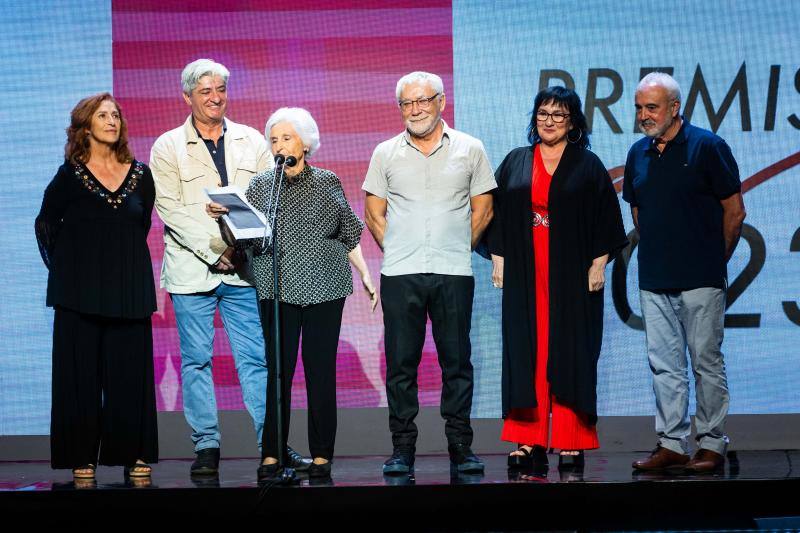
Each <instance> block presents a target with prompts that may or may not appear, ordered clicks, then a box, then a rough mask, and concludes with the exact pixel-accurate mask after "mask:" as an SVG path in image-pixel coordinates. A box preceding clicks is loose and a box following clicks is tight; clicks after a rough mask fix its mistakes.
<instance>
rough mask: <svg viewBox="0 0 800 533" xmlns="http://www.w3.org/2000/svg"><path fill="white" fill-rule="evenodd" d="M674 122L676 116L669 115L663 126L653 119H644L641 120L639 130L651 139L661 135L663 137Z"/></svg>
mask: <svg viewBox="0 0 800 533" xmlns="http://www.w3.org/2000/svg"><path fill="white" fill-rule="evenodd" d="M674 123H675V117H669V119H668V120H667V121H666V122H664V124H662V125H661V126H659V125H658V124H657V123H656V122H655V121H653V120H651V119H647V120H642V121H641V122H639V131H641V132H642V133H644V134H645V135H647V136H648V137H650V138H651V139H657V138H659V137H663V136H664V134H665V133H666V132H667V130H668V129H670V127H672V124H674Z"/></svg>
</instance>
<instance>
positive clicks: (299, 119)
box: [264, 107, 319, 157]
mask: <svg viewBox="0 0 800 533" xmlns="http://www.w3.org/2000/svg"><path fill="white" fill-rule="evenodd" d="M281 122H288V123H289V124H291V125H292V127H293V128H294V131H296V132H297V135H298V136H299V137H300V140H302V141H303V146H305V147H306V157H311V156H312V155H314V152H316V151H317V150H319V127H318V126H317V122H316V121H315V120H314V117H312V116H311V113H309V112H308V111H307V110H305V109H303V108H302V107H282V108H280V109H278V110H277V111H275V112H274V113H273V114H272V115H270V117H269V119H268V120H267V125H266V127H265V128H264V136H265V137H266V138H267V139H269V138H270V135H269V132H270V131H271V130H272V128H273V126H275V125H276V124H279V123H281Z"/></svg>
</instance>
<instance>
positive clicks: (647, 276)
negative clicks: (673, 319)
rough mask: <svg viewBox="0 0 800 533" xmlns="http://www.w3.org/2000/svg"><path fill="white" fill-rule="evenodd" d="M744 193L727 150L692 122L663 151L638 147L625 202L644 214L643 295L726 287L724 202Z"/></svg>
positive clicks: (646, 141) (646, 143)
mask: <svg viewBox="0 0 800 533" xmlns="http://www.w3.org/2000/svg"><path fill="white" fill-rule="evenodd" d="M740 190H741V182H740V180H739V168H738V166H737V165H736V160H735V159H734V158H733V154H732V153H731V149H730V148H729V147H728V145H727V143H726V142H725V141H724V140H723V139H722V138H721V137H719V136H717V135H715V134H714V133H712V132H710V131H708V130H704V129H702V128H698V127H695V126H692V125H691V124H689V123H688V122H687V121H686V120H685V119H684V121H683V124H682V125H681V129H680V130H679V131H678V134H677V135H676V136H675V138H674V139H672V140H671V141H669V142H667V144H666V146H665V147H664V151H663V152H659V151H658V150H657V149H656V146H655V144H654V142H653V139H651V138H650V137H645V138H643V139H640V140H639V141H637V142H636V143H634V145H633V146H632V147H631V149H630V151H629V152H628V159H627V161H626V163H625V181H624V183H623V187H622V197H623V199H624V200H625V201H626V202H628V203H629V204H631V206H632V207H638V208H639V217H638V218H639V237H640V240H639V288H640V289H644V290H649V291H655V290H688V289H696V288H698V287H717V288H725V287H726V285H727V269H726V264H725V237H724V235H723V230H722V215H723V213H722V204H721V203H720V200H723V199H725V198H728V197H729V196H731V195H732V194H735V193H737V192H739V191H740Z"/></svg>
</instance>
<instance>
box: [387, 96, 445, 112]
mask: <svg viewBox="0 0 800 533" xmlns="http://www.w3.org/2000/svg"><path fill="white" fill-rule="evenodd" d="M439 94H440V93H436V94H434V95H433V96H429V97H427V98H417V99H416V100H403V101H402V102H397V103H398V105H399V106H400V109H402V110H403V111H410V110H411V108H412V107H414V104H417V105H418V106H419V108H420V109H421V110H423V111H427V110H428V109H430V108H431V105H432V104H433V101H434V100H435V99H436V97H438V96H439Z"/></svg>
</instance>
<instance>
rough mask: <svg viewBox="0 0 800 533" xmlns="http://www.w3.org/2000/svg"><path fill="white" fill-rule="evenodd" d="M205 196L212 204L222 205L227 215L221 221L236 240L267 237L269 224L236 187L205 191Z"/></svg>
mask: <svg viewBox="0 0 800 533" xmlns="http://www.w3.org/2000/svg"><path fill="white" fill-rule="evenodd" d="M206 195H208V197H209V198H210V199H211V201H212V202H216V203H218V204H221V205H224V206H225V207H227V208H228V213H227V214H226V215H223V216H222V219H223V220H224V221H225V223H226V224H227V225H228V227H229V228H230V230H231V233H233V236H234V237H235V238H236V240H237V241H238V240H241V239H258V238H262V237H264V235H265V234H266V235H269V234H271V233H272V232H271V231H269V229H268V228H269V224H268V223H267V219H266V217H265V216H264V214H263V213H262V212H261V211H259V210H258V209H256V208H255V207H253V206H252V205H251V204H250V202H248V201H247V198H245V196H244V192H243V191H242V190H241V189H240V188H239V187H237V186H236V185H228V186H227V187H219V188H217V189H206Z"/></svg>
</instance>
